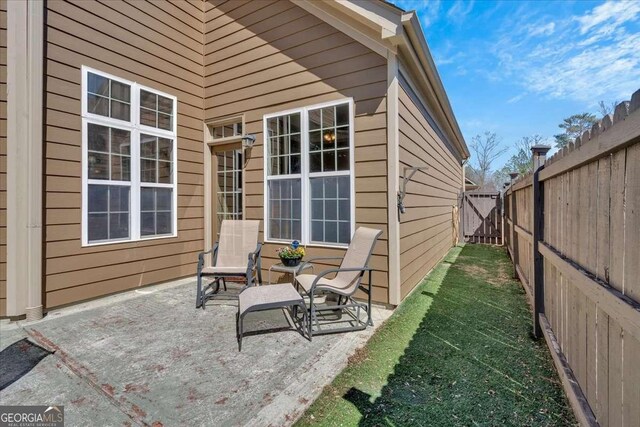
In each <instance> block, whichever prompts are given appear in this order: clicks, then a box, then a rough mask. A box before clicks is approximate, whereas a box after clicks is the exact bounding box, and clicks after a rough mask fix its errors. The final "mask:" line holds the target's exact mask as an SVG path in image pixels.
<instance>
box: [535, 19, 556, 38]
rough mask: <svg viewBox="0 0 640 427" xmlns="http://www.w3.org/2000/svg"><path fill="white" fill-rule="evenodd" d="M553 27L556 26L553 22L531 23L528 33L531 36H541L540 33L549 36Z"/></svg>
mask: <svg viewBox="0 0 640 427" xmlns="http://www.w3.org/2000/svg"><path fill="white" fill-rule="evenodd" d="M555 28H556V23H555V22H549V23H547V24H544V25H533V26H531V28H530V30H529V35H530V36H532V37H535V36H541V35H542V36H550V35H551V34H553V32H554V30H555Z"/></svg>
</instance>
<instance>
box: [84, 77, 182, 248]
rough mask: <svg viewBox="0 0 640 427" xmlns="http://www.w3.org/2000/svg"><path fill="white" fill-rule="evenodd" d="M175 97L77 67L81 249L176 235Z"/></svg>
mask: <svg viewBox="0 0 640 427" xmlns="http://www.w3.org/2000/svg"><path fill="white" fill-rule="evenodd" d="M176 114H177V100H176V98H175V97H174V96H171V95H167V94H164V93H161V92H158V91H156V90H153V89H150V88H147V87H144V86H141V85H139V84H137V83H135V82H130V81H127V80H124V79H120V78H118V77H115V76H111V75H109V74H106V73H103V72H100V71H97V70H93V69H90V68H88V67H84V66H83V67H82V141H83V143H82V186H83V187H82V244H83V245H92V244H102V243H112V242H123V241H135V240H141V239H148V238H154V237H173V236H176V233H177V214H176V205H177V167H176V156H177V146H176V145H177V144H176V141H177V140H176Z"/></svg>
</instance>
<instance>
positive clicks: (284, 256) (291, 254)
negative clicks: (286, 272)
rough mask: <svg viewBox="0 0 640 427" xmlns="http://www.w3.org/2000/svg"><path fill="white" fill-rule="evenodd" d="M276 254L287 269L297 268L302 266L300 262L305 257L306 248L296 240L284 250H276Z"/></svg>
mask: <svg viewBox="0 0 640 427" xmlns="http://www.w3.org/2000/svg"><path fill="white" fill-rule="evenodd" d="M276 253H277V254H278V256H279V257H280V260H281V261H282V265H284V266H285V267H296V266H298V265H300V261H301V260H302V257H303V256H304V248H303V247H302V246H300V242H298V241H297V240H294V241H293V242H292V243H291V245H289V246H286V247H284V248H279V249H276Z"/></svg>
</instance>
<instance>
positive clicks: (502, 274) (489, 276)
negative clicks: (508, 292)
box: [454, 263, 512, 286]
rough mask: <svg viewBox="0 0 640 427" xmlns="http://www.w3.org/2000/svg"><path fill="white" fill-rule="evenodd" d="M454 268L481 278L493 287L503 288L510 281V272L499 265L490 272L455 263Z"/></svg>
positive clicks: (479, 267) (473, 266)
mask: <svg viewBox="0 0 640 427" xmlns="http://www.w3.org/2000/svg"><path fill="white" fill-rule="evenodd" d="M454 266H455V267H456V268H458V269H460V270H462V271H464V272H465V273H467V274H468V275H470V276H473V277H476V278H481V279H482V280H484V281H485V282H487V283H489V284H490V285H493V286H503V285H505V284H507V283H510V282H511V281H512V279H511V272H509V271H507V269H505V268H504V267H503V266H501V265H496V266H495V270H491V271H489V270H488V269H486V268H484V267H481V266H479V265H469V264H461V263H456V264H454Z"/></svg>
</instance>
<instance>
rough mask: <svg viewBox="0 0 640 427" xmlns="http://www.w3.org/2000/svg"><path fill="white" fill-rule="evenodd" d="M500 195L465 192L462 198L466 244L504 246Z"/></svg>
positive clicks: (462, 218)
mask: <svg viewBox="0 0 640 427" xmlns="http://www.w3.org/2000/svg"><path fill="white" fill-rule="evenodd" d="M501 202H502V199H501V196H500V193H498V192H497V191H496V192H486V191H465V192H464V194H463V196H462V215H461V222H462V230H463V236H464V241H465V242H471V243H491V244H502V203H501Z"/></svg>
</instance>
